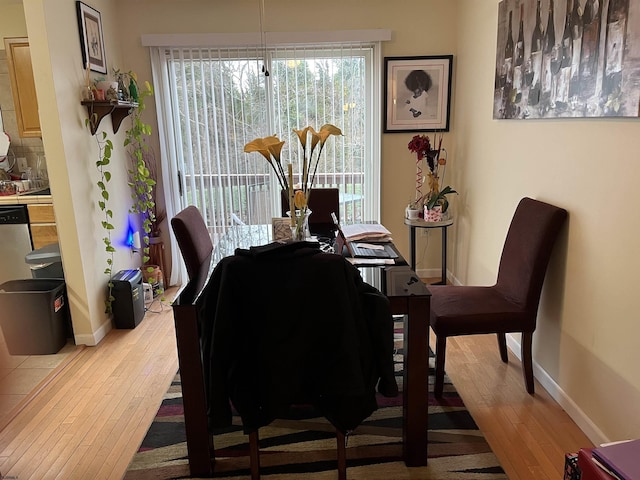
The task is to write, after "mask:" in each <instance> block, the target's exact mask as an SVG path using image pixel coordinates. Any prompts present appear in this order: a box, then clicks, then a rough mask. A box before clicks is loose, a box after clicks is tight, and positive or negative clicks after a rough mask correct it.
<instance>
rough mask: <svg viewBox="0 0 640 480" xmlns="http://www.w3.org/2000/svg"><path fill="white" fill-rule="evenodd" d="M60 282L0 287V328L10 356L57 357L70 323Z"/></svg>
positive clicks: (22, 282)
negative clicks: (55, 354) (49, 355)
mask: <svg viewBox="0 0 640 480" xmlns="http://www.w3.org/2000/svg"><path fill="white" fill-rule="evenodd" d="M66 297H67V295H66V285H65V283H64V280H59V279H54V278H47V279H43V278H39V279H37V278H32V279H26V280H10V281H8V282H5V283H3V284H2V285H0V312H1V313H2V314H1V315H0V327H2V333H3V334H4V340H5V343H6V345H7V349H8V350H9V353H10V354H11V355H47V354H52V353H58V352H59V351H60V349H61V348H62V347H64V345H65V344H66V342H67V330H68V325H69V323H70V318H69V306H68V305H67V298H66Z"/></svg>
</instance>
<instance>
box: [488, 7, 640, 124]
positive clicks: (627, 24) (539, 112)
mask: <svg viewBox="0 0 640 480" xmlns="http://www.w3.org/2000/svg"><path fill="white" fill-rule="evenodd" d="M606 116H610V117H639V116H640V0H502V1H501V2H500V3H499V5H498V38H497V44H496V72H495V91H494V101H493V118H496V119H502V118H506V119H535V118H560V117H606Z"/></svg>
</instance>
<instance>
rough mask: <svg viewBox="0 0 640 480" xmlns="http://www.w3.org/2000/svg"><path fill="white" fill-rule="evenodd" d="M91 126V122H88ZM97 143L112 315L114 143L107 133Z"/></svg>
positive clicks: (108, 306)
mask: <svg viewBox="0 0 640 480" xmlns="http://www.w3.org/2000/svg"><path fill="white" fill-rule="evenodd" d="M86 124H87V126H89V124H90V122H89V120H87V121H86ZM95 139H96V143H97V144H98V150H99V154H98V157H99V159H98V160H97V161H96V167H97V169H98V173H99V175H100V179H99V180H98V182H97V185H98V189H99V191H100V197H99V199H98V207H99V208H100V211H101V212H102V213H103V215H104V218H103V219H102V221H101V224H102V228H103V229H104V230H105V232H106V236H105V237H104V238H103V239H102V241H103V243H104V246H105V251H106V252H107V267H106V268H105V269H104V274H105V275H107V277H109V281H108V282H107V287H108V293H107V298H106V300H105V302H104V303H105V313H107V314H111V313H112V312H113V309H112V304H113V301H114V300H115V299H114V297H113V294H112V289H113V255H114V253H115V251H116V249H115V248H114V246H113V243H112V241H111V232H112V231H113V230H114V226H113V223H111V222H112V220H113V211H112V210H111V209H110V208H109V190H108V189H107V184H108V183H109V182H110V181H111V172H110V171H109V170H108V167H109V164H110V163H111V152H112V151H113V143H112V142H111V140H110V139H109V138H108V137H107V133H106V132H100V133H98V134H96V135H95Z"/></svg>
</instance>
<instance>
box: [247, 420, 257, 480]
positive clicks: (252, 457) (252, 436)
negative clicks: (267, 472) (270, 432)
mask: <svg viewBox="0 0 640 480" xmlns="http://www.w3.org/2000/svg"><path fill="white" fill-rule="evenodd" d="M249 466H250V467H251V480H260V447H259V445H258V430H256V431H254V432H251V433H249Z"/></svg>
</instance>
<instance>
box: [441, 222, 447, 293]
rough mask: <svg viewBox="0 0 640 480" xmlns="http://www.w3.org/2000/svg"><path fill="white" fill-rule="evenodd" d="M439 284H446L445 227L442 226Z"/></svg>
mask: <svg viewBox="0 0 640 480" xmlns="http://www.w3.org/2000/svg"><path fill="white" fill-rule="evenodd" d="M440 277H441V280H440V285H446V284H447V227H443V228H442V274H441V275H440Z"/></svg>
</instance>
